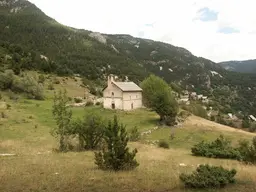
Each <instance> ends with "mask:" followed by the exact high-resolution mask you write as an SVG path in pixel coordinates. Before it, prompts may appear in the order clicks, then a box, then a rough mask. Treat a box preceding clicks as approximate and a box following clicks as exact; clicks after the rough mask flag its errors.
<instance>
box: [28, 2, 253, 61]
mask: <svg viewBox="0 0 256 192" xmlns="http://www.w3.org/2000/svg"><path fill="white" fill-rule="evenodd" d="M29 1H31V2H32V3H34V4H36V5H37V6H38V7H39V8H40V9H41V10H42V11H44V12H45V13H46V14H47V15H49V16H50V17H53V18H54V19H56V20H57V21H58V22H60V23H62V24H64V25H68V26H72V27H75V28H83V29H87V30H92V31H97V32H102V33H111V34H120V33H122V34H130V35H133V36H136V37H141V38H148V39H153V40H158V41H163V42H167V43H171V44H173V45H175V46H180V47H184V48H186V49H188V50H189V51H191V52H192V53H193V54H195V55H197V56H202V57H206V58H208V59H211V60H213V61H215V62H219V61H226V60H245V59H256V49H255V48H254V47H255V46H256V11H255V7H256V1H255V0H72V1H71V0H29Z"/></svg>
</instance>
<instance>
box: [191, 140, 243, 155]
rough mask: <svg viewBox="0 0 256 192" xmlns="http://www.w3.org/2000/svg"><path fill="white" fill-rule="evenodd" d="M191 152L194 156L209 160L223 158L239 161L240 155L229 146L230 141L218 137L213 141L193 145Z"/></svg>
mask: <svg viewBox="0 0 256 192" xmlns="http://www.w3.org/2000/svg"><path fill="white" fill-rule="evenodd" d="M191 152H192V154H193V155H195V156H203V157H210V158H224V159H237V160H240V159H241V158H242V157H241V154H240V152H239V150H237V149H235V148H233V147H232V146H231V141H230V140H228V139H226V138H224V137H223V136H222V135H220V137H219V138H217V139H216V140H215V141H213V142H211V143H206V142H204V141H202V142H200V143H198V144H196V145H194V146H193V147H192V148H191Z"/></svg>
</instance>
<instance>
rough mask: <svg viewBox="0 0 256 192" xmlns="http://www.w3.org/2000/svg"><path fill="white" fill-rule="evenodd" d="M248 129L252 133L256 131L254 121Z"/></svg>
mask: <svg viewBox="0 0 256 192" xmlns="http://www.w3.org/2000/svg"><path fill="white" fill-rule="evenodd" d="M249 131H250V132H252V133H254V132H255V131H256V123H252V124H251V126H250V128H249Z"/></svg>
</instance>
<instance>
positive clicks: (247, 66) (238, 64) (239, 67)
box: [219, 59, 256, 73]
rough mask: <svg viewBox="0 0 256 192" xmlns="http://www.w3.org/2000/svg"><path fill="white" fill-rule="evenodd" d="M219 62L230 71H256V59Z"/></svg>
mask: <svg viewBox="0 0 256 192" xmlns="http://www.w3.org/2000/svg"><path fill="white" fill-rule="evenodd" d="M219 64H220V65H222V66H223V67H224V68H225V69H227V70H229V71H236V72H241V73H256V59H254V60H245V61H225V62H221V63H219Z"/></svg>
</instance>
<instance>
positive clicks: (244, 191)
mask: <svg viewBox="0 0 256 192" xmlns="http://www.w3.org/2000/svg"><path fill="white" fill-rule="evenodd" d="M52 93H53V92H49V93H48V94H49V95H48V96H47V99H46V100H45V101H34V100H27V99H24V98H20V99H19V100H18V101H17V102H14V101H11V100H9V99H8V97H7V96H6V94H4V99H3V100H5V101H6V102H7V103H9V104H11V109H10V110H6V109H4V111H5V112H6V114H7V118H6V119H1V118H0V153H14V154H16V156H12V157H1V156H0V165H1V167H0V181H1V182H0V183H1V184H0V191H4V192H14V191H33V192H51V191H56V192H58V191H60V192H66V191H73V192H80V191H95V192H96V191H106V192H111V191H117V190H118V191H120V192H126V191H127V192H130V191H131V192H132V191H136V192H137V191H143V192H144V191H154V192H163V191H176V192H181V191H189V190H187V189H184V187H183V185H182V183H180V181H179V174H180V173H183V172H185V173H188V172H191V171H193V170H194V169H195V168H196V166H197V165H198V164H202V163H209V164H213V165H222V166H224V167H226V168H236V169H237V171H238V174H237V177H236V178H237V180H238V183H237V184H235V185H234V186H228V187H227V188H225V189H222V190H220V191H223V192H228V191H233V192H235V191H238V192H251V191H256V177H255V176H256V167H255V166H250V165H244V164H241V163H239V162H238V161H234V160H219V159H210V158H201V157H194V156H192V155H191V153H190V147H191V146H192V145H193V144H195V143H197V142H199V141H201V140H214V139H216V138H217V137H218V136H219V135H220V134H223V135H225V136H227V137H229V138H231V139H232V140H233V141H234V143H236V142H238V141H239V139H241V138H244V139H251V138H252V137H253V135H252V134H251V135H250V134H246V133H243V132H242V133H241V132H236V131H226V130H225V129H224V130H220V129H215V128H211V129H210V128H209V129H208V127H207V126H205V125H195V124H190V123H187V124H184V125H183V126H181V127H179V128H175V129H174V130H173V133H174V134H173V135H174V138H173V139H172V140H170V138H169V137H170V133H171V129H170V128H165V127H163V128H160V129H158V130H156V131H153V132H152V134H150V135H145V136H143V137H142V138H141V142H132V143H130V144H129V145H130V148H135V147H136V148H137V149H138V154H137V157H136V158H137V160H138V162H139V163H140V166H139V167H138V168H137V169H135V170H133V171H129V172H117V173H114V172H104V171H101V170H98V169H97V167H96V166H95V164H94V153H93V152H91V151H90V152H80V153H78V152H68V153H64V154H62V153H56V152H53V149H54V148H56V147H57V146H58V143H57V140H56V139H55V138H54V137H52V136H51V134H50V130H51V128H52V127H54V126H56V124H55V121H54V120H53V117H52V111H51V108H52V99H50V98H52ZM1 110H3V109H1ZM1 110H0V112H1ZM72 112H73V118H79V117H82V116H83V115H84V114H85V113H90V112H95V113H99V114H100V115H102V117H103V118H105V119H111V118H113V116H114V115H117V116H118V118H119V120H120V122H122V123H123V124H125V125H126V127H127V129H128V130H129V129H131V128H133V127H134V126H137V127H138V129H139V131H140V132H142V131H146V130H152V129H153V128H154V127H156V125H157V121H158V116H157V115H156V114H155V113H154V112H151V111H148V110H144V109H141V110H136V111H133V112H123V111H112V110H106V109H103V108H101V107H99V106H95V107H94V106H92V107H85V108H84V107H77V108H72ZM213 127H214V126H213ZM153 140H166V141H169V143H170V149H160V148H158V147H157V146H152V145H148V144H144V143H146V142H147V141H153ZM180 163H184V164H186V165H187V166H186V167H181V166H179V164H180ZM197 191H199V190H197ZM212 191H215V190H212Z"/></svg>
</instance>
